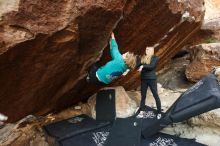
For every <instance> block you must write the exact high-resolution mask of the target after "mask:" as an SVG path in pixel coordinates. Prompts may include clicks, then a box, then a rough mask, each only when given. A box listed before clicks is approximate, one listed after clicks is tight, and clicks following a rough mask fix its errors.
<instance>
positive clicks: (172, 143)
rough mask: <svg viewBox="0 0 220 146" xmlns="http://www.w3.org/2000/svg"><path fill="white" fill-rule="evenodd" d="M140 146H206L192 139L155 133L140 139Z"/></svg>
mask: <svg viewBox="0 0 220 146" xmlns="http://www.w3.org/2000/svg"><path fill="white" fill-rule="evenodd" d="M141 146H206V145H204V144H201V143H198V142H196V141H195V140H194V139H186V138H180V137H177V136H173V135H168V134H164V133H157V134H155V135H154V136H152V137H149V138H146V139H144V138H142V139H141Z"/></svg>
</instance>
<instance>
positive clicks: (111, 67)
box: [96, 39, 128, 84]
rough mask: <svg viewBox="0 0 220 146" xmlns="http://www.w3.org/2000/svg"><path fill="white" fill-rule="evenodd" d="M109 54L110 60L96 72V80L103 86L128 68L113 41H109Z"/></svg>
mask: <svg viewBox="0 0 220 146" xmlns="http://www.w3.org/2000/svg"><path fill="white" fill-rule="evenodd" d="M110 54H111V57H112V60H111V61H109V62H108V63H106V64H105V65H104V66H102V67H100V68H99V69H98V70H97V72H96V75H97V77H98V79H99V80H100V81H101V82H103V83H105V84H110V83H111V82H112V81H113V80H114V79H116V78H118V77H119V76H121V75H122V74H123V73H124V72H125V71H126V70H127V69H128V66H127V65H126V64H125V62H124V59H123V58H122V55H121V53H120V52H119V50H118V45H117V42H116V40H115V39H111V41H110Z"/></svg>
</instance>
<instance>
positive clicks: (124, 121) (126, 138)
mask: <svg viewBox="0 0 220 146" xmlns="http://www.w3.org/2000/svg"><path fill="white" fill-rule="evenodd" d="M141 125H142V119H137V118H135V117H129V118H117V119H116V120H115V122H114V124H113V126H112V129H111V131H110V135H109V137H108V138H107V142H106V146H139V145H140V138H141Z"/></svg>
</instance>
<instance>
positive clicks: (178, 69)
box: [157, 54, 192, 90]
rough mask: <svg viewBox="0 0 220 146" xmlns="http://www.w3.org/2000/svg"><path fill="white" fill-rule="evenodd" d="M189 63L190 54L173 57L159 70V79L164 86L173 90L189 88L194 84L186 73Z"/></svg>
mask: <svg viewBox="0 0 220 146" xmlns="http://www.w3.org/2000/svg"><path fill="white" fill-rule="evenodd" d="M189 63H190V60H189V54H186V55H184V56H183V57H178V58H174V59H172V60H171V61H170V62H169V63H168V65H166V66H165V67H164V68H163V69H161V70H160V71H159V72H158V79H157V81H158V82H159V83H160V84H161V85H162V86H163V88H168V89H172V90H178V89H181V88H189V87H190V86H191V85H192V84H191V83H189V81H188V80H187V78H186V75H185V71H186V67H187V66H188V65H189Z"/></svg>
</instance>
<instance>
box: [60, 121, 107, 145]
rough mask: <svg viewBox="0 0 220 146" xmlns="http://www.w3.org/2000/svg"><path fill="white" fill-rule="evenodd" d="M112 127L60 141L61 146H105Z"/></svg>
mask: <svg viewBox="0 0 220 146" xmlns="http://www.w3.org/2000/svg"><path fill="white" fill-rule="evenodd" d="M110 129H111V125H108V126H105V127H102V128H98V129H95V130H92V131H88V132H83V133H81V134H78V135H75V136H72V137H69V138H66V139H63V140H60V141H59V146H104V144H105V142H106V139H107V137H108V136H109V131H110Z"/></svg>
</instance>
